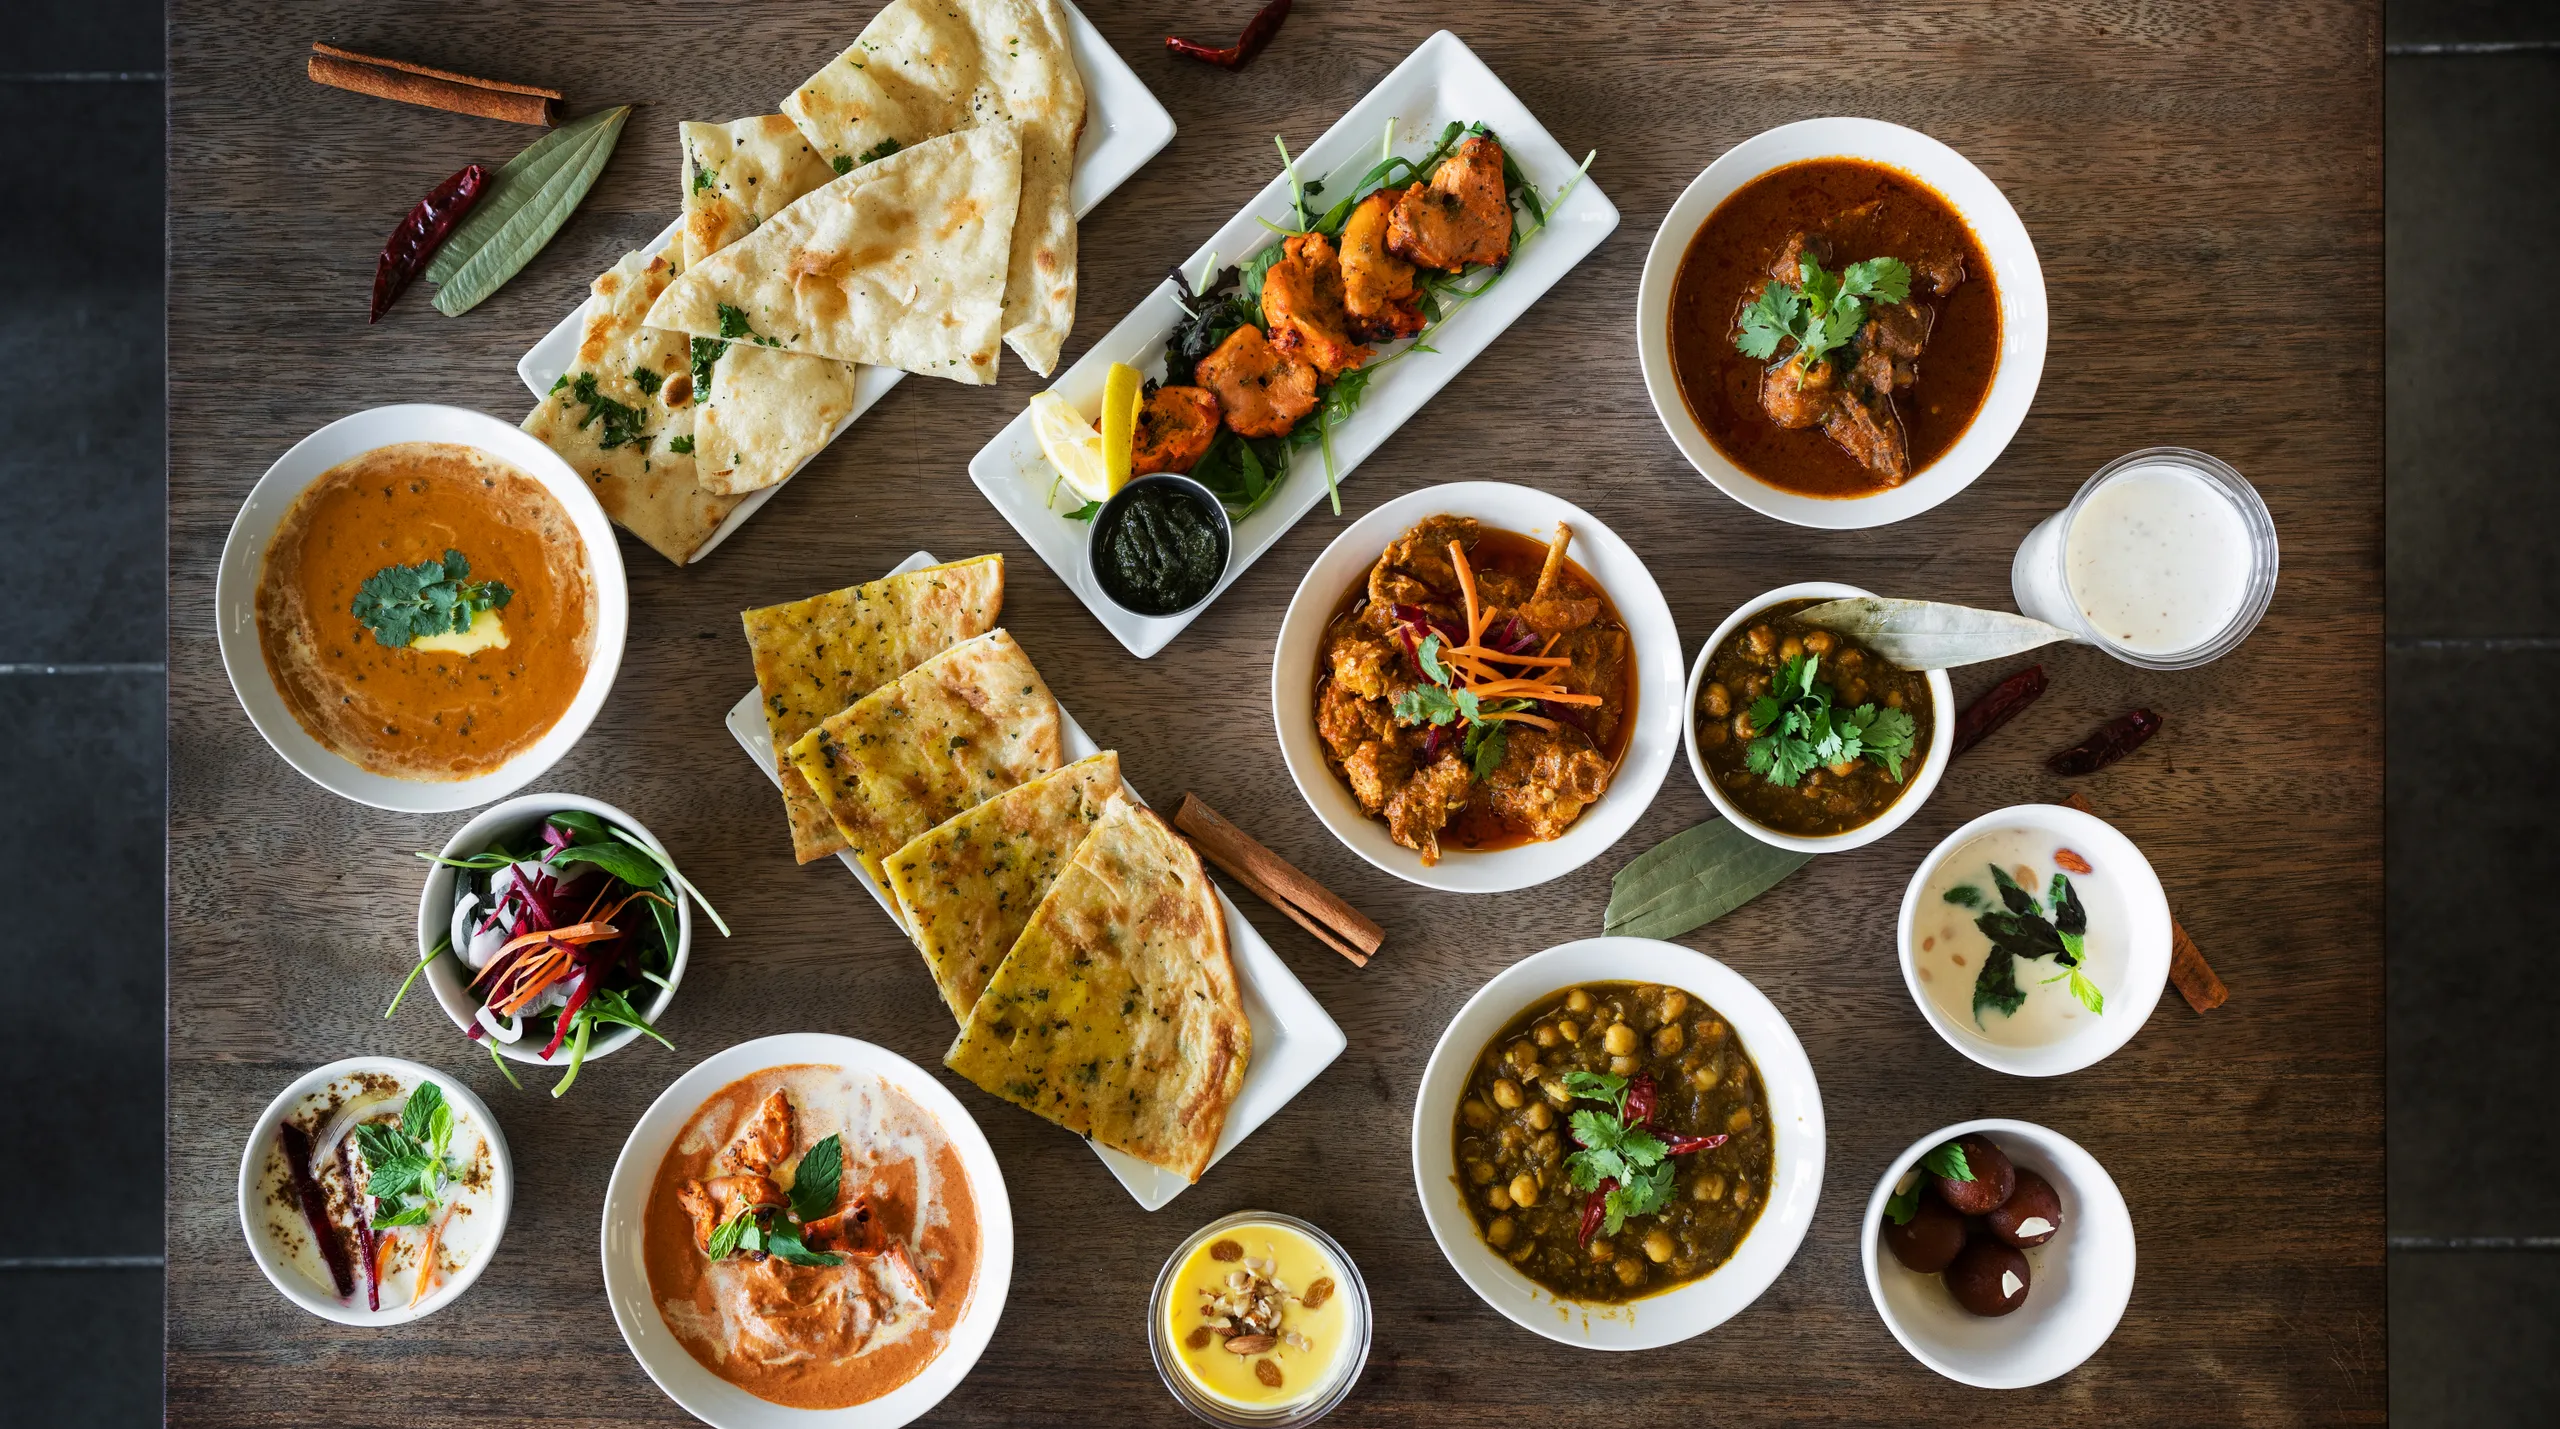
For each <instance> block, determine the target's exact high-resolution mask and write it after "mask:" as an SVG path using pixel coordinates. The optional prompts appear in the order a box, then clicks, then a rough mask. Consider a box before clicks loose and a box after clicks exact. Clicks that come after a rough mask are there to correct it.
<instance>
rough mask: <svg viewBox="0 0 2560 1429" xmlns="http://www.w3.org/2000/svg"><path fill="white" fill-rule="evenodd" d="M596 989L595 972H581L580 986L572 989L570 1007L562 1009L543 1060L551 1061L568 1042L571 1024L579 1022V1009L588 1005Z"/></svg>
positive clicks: (545, 1049)
mask: <svg viewBox="0 0 2560 1429" xmlns="http://www.w3.org/2000/svg"><path fill="white" fill-rule="evenodd" d="M595 987H596V975H595V973H594V972H593V971H581V972H580V973H579V974H578V985H577V986H576V987H574V988H572V989H570V991H569V1002H568V1005H567V1006H564V1007H562V1008H561V1009H560V1020H559V1021H558V1022H556V1023H554V1024H553V1025H552V1028H551V1042H550V1045H548V1046H546V1047H544V1048H543V1049H542V1060H544V1061H546V1062H548V1061H550V1060H551V1054H552V1053H554V1052H557V1051H559V1050H560V1044H561V1043H562V1042H564V1041H566V1040H568V1036H569V1024H570V1023H572V1022H574V1021H576V1020H577V1017H578V1009H579V1008H582V1007H584V1006H586V1005H587V994H588V993H591V992H593V991H595Z"/></svg>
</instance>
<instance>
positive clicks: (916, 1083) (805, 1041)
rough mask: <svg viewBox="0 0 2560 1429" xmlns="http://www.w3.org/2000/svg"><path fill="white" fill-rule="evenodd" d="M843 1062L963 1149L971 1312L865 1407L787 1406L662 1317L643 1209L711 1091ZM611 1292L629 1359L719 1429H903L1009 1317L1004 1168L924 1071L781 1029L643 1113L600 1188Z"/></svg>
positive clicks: (1009, 1231)
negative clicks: (645, 1244) (759, 1393)
mask: <svg viewBox="0 0 2560 1429" xmlns="http://www.w3.org/2000/svg"><path fill="white" fill-rule="evenodd" d="M804 1063H805V1064H813V1065H817V1066H825V1067H843V1068H846V1069H848V1070H853V1071H865V1072H872V1073H875V1074H877V1075H878V1076H880V1077H881V1078H882V1079H883V1080H885V1081H887V1082H888V1083H889V1084H890V1085H891V1086H894V1087H896V1088H897V1089H898V1090H899V1091H900V1092H902V1093H904V1094H905V1095H906V1096H907V1097H908V1098H909V1099H910V1100H912V1101H914V1102H915V1104H916V1105H917V1106H920V1107H922V1108H924V1109H925V1110H926V1111H928V1112H931V1113H932V1114H933V1116H934V1118H935V1119H936V1120H937V1121H940V1122H941V1123H942V1130H943V1132H944V1134H945V1135H947V1136H949V1137H950V1138H951V1144H952V1146H953V1148H955V1149H956V1150H957V1151H958V1152H959V1153H960V1164H961V1167H962V1168H963V1169H964V1170H965V1171H966V1172H967V1174H968V1177H969V1190H970V1192H971V1193H972V1194H973V1195H974V1196H975V1197H976V1198H977V1203H978V1236H979V1240H978V1286H977V1289H976V1290H975V1291H974V1292H973V1293H972V1295H971V1299H970V1303H969V1308H968V1310H967V1311H966V1312H964V1313H963V1314H962V1315H961V1317H960V1322H959V1323H958V1324H957V1325H954V1326H953V1327H952V1329H951V1338H950V1341H949V1342H948V1343H947V1344H945V1345H944V1346H943V1349H942V1353H941V1354H939V1355H936V1356H935V1357H934V1358H933V1360H932V1361H931V1362H930V1363H928V1364H926V1365H925V1367H924V1368H923V1369H922V1370H920V1371H918V1372H917V1374H916V1377H915V1378H913V1379H911V1380H908V1381H907V1382H906V1383H905V1384H902V1385H900V1386H898V1387H897V1388H896V1389H893V1390H891V1391H889V1392H888V1393H887V1394H884V1395H882V1396H880V1397H879V1398H878V1399H874V1400H871V1401H870V1402H868V1403H865V1404H856V1405H851V1406H848V1407H846V1408H843V1409H789V1408H785V1407H784V1406H782V1405H779V1404H775V1403H773V1402H772V1401H770V1400H765V1399H758V1398H757V1397H756V1396H754V1395H752V1394H749V1393H748V1392H747V1391H745V1390H743V1389H740V1388H739V1387H738V1386H736V1385H734V1384H731V1383H730V1382H728V1381H727V1380H725V1379H722V1378H720V1377H719V1376H718V1375H716V1374H713V1373H712V1372H711V1371H709V1370H707V1369H705V1368H703V1367H702V1363H701V1361H699V1360H696V1359H695V1358H694V1357H693V1355H692V1353H691V1352H689V1351H688V1350H686V1349H685V1347H684V1345H683V1343H682V1342H681V1341H679V1340H677V1339H676V1337H675V1333H674V1332H673V1331H671V1330H669V1329H668V1328H667V1322H666V1320H665V1319H664V1318H663V1317H662V1316H661V1315H660V1314H659V1312H658V1305H657V1300H656V1297H654V1296H652V1295H651V1294H650V1293H649V1268H648V1264H647V1262H646V1261H645V1260H643V1259H642V1255H641V1226H642V1219H643V1216H642V1213H643V1211H644V1210H645V1208H646V1204H647V1201H648V1196H649V1188H650V1185H651V1183H653V1182H654V1181H656V1179H657V1176H658V1164H659V1163H660V1162H662V1161H664V1160H665V1159H666V1155H667V1148H668V1147H669V1146H671V1145H673V1144H674V1142H675V1138H676V1133H677V1132H679V1131H681V1130H683V1129H684V1124H685V1123H686V1122H687V1121H688V1120H691V1119H692V1117H693V1114H694V1113H695V1112H696V1111H698V1110H700V1109H701V1107H702V1104H703V1103H704V1102H706V1101H709V1100H710V1099H711V1096H712V1094H713V1093H714V1092H717V1091H719V1090H720V1089H721V1088H722V1087H725V1086H727V1085H729V1084H730V1083H731V1082H734V1081H736V1080H737V1079H739V1078H740V1077H744V1076H748V1075H751V1074H753V1073H756V1072H760V1071H763V1070H764V1069H766V1068H768V1067H788V1066H796V1065H800V1064H804ZM603 1249H604V1293H605V1299H606V1300H607V1302H608V1303H610V1304H611V1305H612V1306H613V1323H614V1325H615V1326H616V1327H617V1328H619V1329H620V1330H621V1331H622V1342H623V1343H624V1344H626V1345H629V1346H630V1347H631V1356H632V1358H634V1359H636V1360H638V1361H640V1368H642V1369H643V1370H646V1371H647V1372H648V1375H649V1378H651V1379H653V1380H655V1381H657V1384H658V1388H660V1389H662V1390H665V1391H666V1393H667V1397H668V1398H669V1399H672V1400H674V1401H675V1402H676V1403H677V1404H679V1405H681V1406H683V1407H684V1408H685V1409H686V1410H688V1411H690V1412H691V1413H692V1414H693V1416H694V1417H695V1418H697V1419H699V1420H701V1421H702V1422H703V1423H705V1424H710V1425H713V1426H716V1429H898V1426H899V1425H902V1424H905V1423H907V1422H908V1421H910V1420H912V1419H914V1418H916V1417H917V1416H918V1415H921V1414H923V1413H924V1412H925V1411H927V1410H929V1409H931V1408H933V1407H934V1406H935V1405H936V1404H939V1403H941V1402H942V1399H943V1396H945V1395H947V1394H949V1393H950V1392H951V1391H952V1390H953V1389H954V1388H956V1387H957V1386H958V1385H959V1383H960V1381H961V1380H962V1379H965V1378H967V1377H968V1374H969V1370H970V1368H971V1367H972V1366H974V1365H975V1364H977V1362H978V1356H979V1355H980V1354H982V1353H984V1352H985V1350H986V1348H987V1341H988V1339H989V1338H991V1337H992V1336H993V1335H994V1334H995V1330H996V1321H997V1320H998V1319H1000V1318H1002V1316H1003V1314H1004V1300H1005V1293H1006V1291H1007V1290H1008V1289H1009V1288H1010V1287H1011V1285H1012V1283H1013V1202H1012V1201H1011V1200H1010V1199H1008V1198H1007V1197H1006V1195H1005V1188H1004V1173H1003V1172H1002V1171H1000V1170H998V1169H997V1167H996V1156H995V1152H993V1151H991V1150H989V1149H988V1147H987V1138H986V1135H985V1133H983V1132H981V1131H979V1130H978V1124H977V1123H976V1122H975V1121H973V1120H971V1119H970V1117H969V1113H968V1111H967V1109H966V1108H964V1107H962V1106H961V1105H960V1099H959V1098H957V1097H955V1096H953V1095H952V1094H951V1093H950V1092H948V1091H946V1090H944V1089H943V1086H942V1084H941V1083H940V1082H937V1081H935V1080H934V1079H933V1078H932V1077H931V1076H929V1075H927V1074H926V1073H925V1070H924V1069H923V1068H921V1067H919V1066H917V1065H916V1064H915V1063H913V1062H910V1061H908V1060H907V1059H906V1058H904V1057H901V1056H899V1055H898V1054H897V1053H895V1052H892V1051H889V1050H888V1049H886V1048H883V1047H876V1046H873V1045H872V1044H871V1043H868V1042H863V1041H859V1040H857V1039H855V1038H851V1037H838V1036H835V1035H833V1034H831V1033H825V1032H786V1033H783V1034H782V1035H780V1036H777V1037H759V1038H757V1039H756V1040H754V1041H752V1042H741V1043H739V1044H738V1045H737V1046H735V1047H732V1048H730V1049H729V1050H727V1051H725V1052H719V1053H714V1054H713V1055H712V1056H710V1057H708V1058H705V1059H704V1060H703V1061H702V1062H700V1063H699V1064H697V1065H696V1066H695V1067H694V1068H693V1070H691V1071H689V1072H687V1073H685V1074H684V1075H683V1076H681V1077H678V1078H676V1080H675V1083H674V1084H673V1085H672V1086H669V1087H668V1088H667V1089H666V1090H665V1091H664V1092H661V1093H659V1095H658V1099H657V1100H656V1101H654V1102H652V1103H650V1104H649V1109H648V1110H647V1111H645V1112H642V1113H641V1114H640V1121H639V1124H638V1125H636V1126H634V1127H632V1128H631V1135H630V1137H629V1139H627V1140H625V1141H624V1142H623V1143H622V1154H621V1155H620V1156H618V1157H616V1158H615V1159H614V1163H613V1178H612V1179H611V1180H610V1181H608V1182H607V1183H606V1185H605V1192H604V1227H603Z"/></svg>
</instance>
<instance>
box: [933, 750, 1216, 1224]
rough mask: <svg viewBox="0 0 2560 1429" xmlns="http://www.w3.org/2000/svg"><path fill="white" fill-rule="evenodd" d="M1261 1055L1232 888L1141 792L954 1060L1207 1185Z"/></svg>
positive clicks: (1010, 958)
mask: <svg viewBox="0 0 2560 1429" xmlns="http://www.w3.org/2000/svg"><path fill="white" fill-rule="evenodd" d="M1252 1055H1253V1028H1252V1025H1251V1024H1250V1023H1248V1022H1247V1021H1246V1020H1245V1015H1244V999H1243V996H1242V994H1241V993H1240V992H1239V991H1238V990H1237V987H1236V972H1235V965H1234V963H1233V962H1231V961H1230V960H1229V958H1228V955H1227V925H1226V919H1225V917H1224V915H1223V911H1222V910H1221V909H1220V908H1219V906H1218V893H1217V889H1216V888H1215V887H1213V886H1212V885H1211V884H1210V882H1209V875H1208V873H1207V871H1206V870H1204V869H1202V868H1201V866H1200V856H1199V855H1198V854H1196V853H1194V852H1192V851H1191V845H1189V844H1187V843H1184V842H1183V841H1182V840H1181V839H1180V838H1178V837H1176V836H1175V834H1174V832H1173V830H1172V829H1170V828H1168V827H1166V826H1165V822H1164V820H1162V819H1160V818H1158V817H1156V816H1155V815H1154V814H1153V813H1150V812H1149V811H1148V810H1146V809H1145V808H1143V807H1141V806H1140V805H1138V804H1137V803H1136V802H1135V801H1134V800H1129V799H1123V800H1121V801H1120V802H1119V803H1117V804H1114V805H1113V806H1112V807H1111V809H1110V810H1108V811H1107V812H1105V813H1104V815H1103V816H1102V819H1101V820H1100V821H1099V822H1098V823H1096V824H1095V825H1094V826H1093V832H1092V833H1091V834H1089V835H1087V836H1086V838H1085V841H1084V843H1083V844H1082V845H1081V846H1080V847H1078V848H1077V850H1076V853H1075V857H1074V859H1073V860H1072V861H1071V862H1070V863H1069V865H1068V867H1067V871H1066V872H1065V873H1063V874H1061V875H1059V878H1058V881H1057V883H1056V884H1054V885H1052V886H1051V887H1050V889H1049V896H1048V897H1046V898H1044V899H1042V900H1041V901H1040V907H1039V909H1038V910H1037V911H1036V912H1034V913H1033V914H1032V915H1031V923H1030V926H1028V927H1026V928H1024V929H1023V931H1022V937H1021V939H1020V940H1019V941H1017V942H1015V943H1014V945H1013V951H1012V952H1011V953H1010V954H1008V955H1007V956H1006V958H1005V960H1004V963H1003V965H1002V966H1000V967H998V968H997V969H996V974H995V977H994V978H993V979H991V980H990V981H989V982H988V983H987V990H986V992H985V994H984V995H982V996H981V997H979V999H978V1003H977V1006H976V1007H975V1008H973V1009H971V1011H970V1013H969V1024H968V1026H966V1027H964V1028H962V1029H961V1032H960V1040H959V1041H957V1042H955V1043H953V1044H952V1047H951V1051H950V1052H949V1053H948V1054H947V1055H945V1056H944V1057H943V1059H942V1060H943V1063H944V1065H946V1066H948V1067H950V1068H951V1070H953V1071H955V1072H958V1073H959V1074H960V1075H962V1076H964V1077H967V1078H968V1079H969V1080H971V1081H973V1082H976V1083H977V1084H978V1085H979V1086H981V1087H984V1088H985V1089H986V1090H988V1091H989V1092H992V1093H993V1094H995V1095H997V1096H1000V1097H1002V1098H1004V1099H1005V1100H1006V1101H1009V1102H1012V1103H1014V1104H1015V1105H1017V1106H1020V1107H1024V1108H1027V1109H1028V1110H1031V1111H1034V1112H1037V1113H1039V1114H1040V1115H1041V1116H1044V1117H1047V1118H1048V1119H1049V1120H1051V1121H1054V1122H1056V1123H1057V1124H1059V1125H1060V1126H1063V1127H1065V1128H1066V1129H1067V1130H1069V1131H1072V1132H1075V1133H1076V1134H1077V1135H1079V1136H1089V1137H1091V1138H1093V1139H1094V1140H1095V1141H1098V1142H1101V1143H1102V1144H1103V1145H1105V1146H1108V1147H1111V1148H1113V1149H1115V1150H1119V1151H1125V1152H1127V1153H1129V1154H1130V1155H1132V1156H1135V1157H1138V1158H1140V1159H1141V1160H1145V1161H1151V1162H1153V1163H1155V1164H1156V1165H1158V1166H1162V1167H1165V1168H1166V1169H1168V1170H1171V1171H1177V1172H1180V1173H1181V1174H1182V1175H1183V1176H1184V1177H1185V1178H1186V1179H1188V1180H1193V1181H1197V1180H1199V1179H1200V1173H1201V1172H1202V1171H1204V1170H1206V1169H1207V1168H1208V1165H1209V1157H1210V1154H1211V1153H1212V1152H1214V1151H1215V1150H1216V1149H1217V1145H1218V1133H1219V1131H1220V1130H1221V1129H1222V1128H1223V1127H1225V1125H1226V1123H1227V1111H1228V1109H1229V1108H1230V1107H1232V1106H1234V1105H1235V1100H1236V1094H1237V1093H1238V1092H1240V1091H1241V1090H1243V1088H1244V1073H1245V1065H1246V1063H1247V1062H1249V1061H1250V1060H1251V1058H1252Z"/></svg>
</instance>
